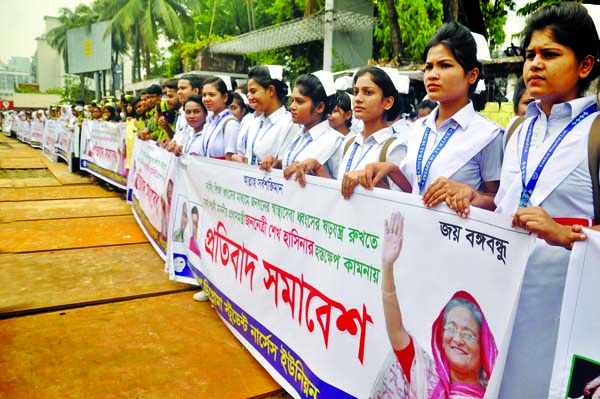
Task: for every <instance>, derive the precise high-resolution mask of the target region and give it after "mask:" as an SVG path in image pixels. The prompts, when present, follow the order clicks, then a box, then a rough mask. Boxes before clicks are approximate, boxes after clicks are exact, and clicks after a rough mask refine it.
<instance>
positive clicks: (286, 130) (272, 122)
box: [246, 106, 294, 164]
mask: <svg viewBox="0 0 600 399" xmlns="http://www.w3.org/2000/svg"><path fill="white" fill-rule="evenodd" d="M293 137H294V124H293V123H292V116H291V114H290V113H289V112H288V111H286V109H285V108H284V107H283V106H281V107H280V108H279V109H278V110H277V111H275V112H273V113H272V114H271V115H269V116H266V115H262V116H260V117H259V118H256V119H254V120H253V121H252V122H251V126H250V127H249V128H248V141H247V148H246V158H247V159H248V163H250V164H252V163H253V162H252V161H255V162H260V160H261V159H264V158H266V157H267V156H269V155H273V156H274V157H275V158H279V154H280V153H281V151H282V150H283V149H285V148H286V147H287V146H288V145H289V143H290V141H291V140H292V139H293ZM255 162H254V163H255Z"/></svg>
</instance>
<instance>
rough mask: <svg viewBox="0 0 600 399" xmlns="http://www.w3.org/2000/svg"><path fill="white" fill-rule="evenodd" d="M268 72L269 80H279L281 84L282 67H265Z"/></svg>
mask: <svg viewBox="0 0 600 399" xmlns="http://www.w3.org/2000/svg"><path fill="white" fill-rule="evenodd" d="M265 66H266V67H267V69H268V70H269V75H270V76H271V79H275V80H281V81H282V82H283V67H282V66H281V65H265Z"/></svg>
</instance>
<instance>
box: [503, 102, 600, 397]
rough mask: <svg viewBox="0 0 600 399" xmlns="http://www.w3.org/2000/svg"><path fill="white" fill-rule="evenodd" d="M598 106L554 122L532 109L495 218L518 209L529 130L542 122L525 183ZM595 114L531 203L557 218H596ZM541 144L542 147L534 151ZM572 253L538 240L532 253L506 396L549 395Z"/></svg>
mask: <svg viewBox="0 0 600 399" xmlns="http://www.w3.org/2000/svg"><path fill="white" fill-rule="evenodd" d="M594 102H596V97H595V96H590V97H584V98H578V99H575V100H572V101H569V102H567V103H563V104H556V105H554V106H553V107H552V111H551V113H550V117H549V118H547V117H546V115H545V113H544V112H543V111H542V110H541V108H540V107H539V104H537V102H536V103H531V104H529V106H528V108H527V113H526V119H525V121H524V122H523V123H522V124H521V126H519V127H518V128H517V130H516V131H515V132H514V134H513V135H512V137H511V139H510V140H509V142H508V144H507V146H506V153H505V158H504V165H503V166H502V178H501V181H500V189H499V191H498V194H497V195H496V204H498V207H497V208H496V212H499V213H513V212H515V211H516V210H517V208H518V204H519V198H520V195H521V190H522V188H523V184H522V180H521V171H520V163H521V157H522V153H523V144H524V139H525V135H526V134H527V129H528V127H529V125H530V123H531V121H532V120H533V118H534V117H535V116H538V119H537V121H536V123H535V125H534V128H533V135H532V146H531V147H532V149H531V150H530V152H529V157H528V162H527V169H526V182H528V181H529V178H530V177H531V175H532V174H533V171H534V170H535V169H536V168H537V166H538V164H539V161H540V159H541V157H542V156H544V154H545V153H546V151H547V149H548V147H549V146H550V144H551V143H552V142H553V141H554V139H555V138H556V137H557V136H558V135H559V134H560V132H561V131H562V130H563V129H564V128H565V126H567V125H568V124H569V122H570V121H571V120H572V119H574V118H575V117H576V116H577V115H579V113H581V112H582V111H583V110H584V109H586V108H587V107H588V106H589V105H591V104H593V103H594ZM597 116H598V113H597V112H596V113H594V114H592V115H590V116H588V117H587V118H585V119H584V120H583V121H581V122H580V123H579V124H577V125H576V126H575V128H573V130H571V132H569V134H567V135H566V136H565V138H564V139H563V141H562V142H561V143H560V144H559V145H558V147H557V148H556V150H555V152H554V154H553V155H552V156H551V157H550V159H549V160H548V163H547V164H546V166H545V167H544V169H543V170H542V173H541V174H540V176H539V180H538V182H537V185H536V187H535V189H534V191H533V193H532V195H531V197H530V199H529V205H532V206H542V207H543V208H544V210H546V211H547V212H548V214H549V215H550V216H551V217H555V218H556V217H571V218H583V219H593V218H594V207H593V197H592V185H591V176H590V173H589V166H588V140H589V139H588V137H589V132H590V128H591V125H592V123H593V121H594V119H595V118H596V117H597ZM534 145H535V147H536V148H535V149H533V147H534ZM569 255H570V252H569V251H567V250H565V249H563V248H560V247H552V246H549V245H548V244H546V242H545V241H544V240H541V239H538V240H536V243H535V248H534V249H533V251H532V253H531V254H530V255H529V260H528V261H527V267H526V269H525V276H524V278H523V285H522V289H521V295H520V297H519V304H518V306H517V311H516V315H515V322H514V327H513V333H512V338H511V342H510V346H509V351H508V356H507V360H506V367H505V371H504V377H503V381H502V384H501V387H500V397H501V398H514V397H519V398H525V397H527V398H541V397H548V388H549V384H550V378H551V374H552V363H553V359H554V353H555V349H556V339H557V334H558V324H559V316H560V309H561V306H562V298H563V291H564V284H565V279H566V274H567V270H568V267H567V266H568V263H569Z"/></svg>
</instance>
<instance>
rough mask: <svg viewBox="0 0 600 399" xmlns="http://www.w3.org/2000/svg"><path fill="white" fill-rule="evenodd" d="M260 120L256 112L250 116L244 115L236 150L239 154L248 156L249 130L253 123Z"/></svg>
mask: <svg viewBox="0 0 600 399" xmlns="http://www.w3.org/2000/svg"><path fill="white" fill-rule="evenodd" d="M256 118H258V115H257V114H256V112H252V113H250V114H246V115H244V117H243V118H242V121H241V122H240V131H239V133H238V137H237V142H236V149H237V154H239V155H246V147H247V143H248V129H249V128H250V125H251V124H252V123H251V122H252V121H253V120H254V119H256Z"/></svg>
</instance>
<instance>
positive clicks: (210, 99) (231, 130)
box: [202, 76, 240, 160]
mask: <svg viewBox="0 0 600 399" xmlns="http://www.w3.org/2000/svg"><path fill="white" fill-rule="evenodd" d="M233 83H234V82H232V80H231V78H230V77H229V76H209V77H207V78H206V79H204V84H203V86H202V101H203V102H204V106H205V107H206V109H207V110H208V112H209V116H208V118H207V120H206V126H204V134H203V137H202V155H204V156H206V157H209V158H217V159H227V160H231V156H232V155H233V154H235V153H236V142H237V135H238V131H239V130H240V123H239V122H238V120H237V119H236V118H235V116H233V115H232V114H231V112H230V111H229V105H230V104H231V103H232V102H233V89H234V87H233Z"/></svg>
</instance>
